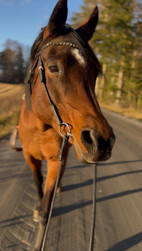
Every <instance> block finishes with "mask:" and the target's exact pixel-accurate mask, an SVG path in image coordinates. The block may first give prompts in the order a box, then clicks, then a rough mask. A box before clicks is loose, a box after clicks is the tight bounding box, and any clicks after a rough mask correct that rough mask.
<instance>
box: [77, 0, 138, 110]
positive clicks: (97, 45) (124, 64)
mask: <svg viewBox="0 0 142 251" xmlns="http://www.w3.org/2000/svg"><path fill="white" fill-rule="evenodd" d="M95 3H96V4H97V3H99V4H98V6H99V11H100V19H99V24H98V26H97V29H96V32H95V34H94V36H93V38H92V40H91V46H92V47H93V49H94V51H95V52H96V53H97V55H98V57H99V59H100V61H101V63H102V65H103V69H104V78H103V80H102V79H101V80H100V81H98V82H99V84H98V86H99V85H100V91H99V92H100V93H101V95H99V96H100V98H102V99H103V101H104V100H106V101H107V102H108V101H112V102H114V101H115V102H116V103H117V104H118V105H120V104H121V105H129V104H131V103H132V99H133V100H141V91H140V90H141V85H142V79H141V71H140V65H141V61H142V60H141V58H142V55H141V51H142V50H141V49H142V2H141V1H140V0H125V1H123V0H102V1H93V0H92V1H89V0H84V5H83V6H81V8H80V12H79V13H74V15H73V18H72V22H73V24H74V25H79V22H83V20H85V19H87V18H88V17H89V15H90V12H91V11H92V6H93V7H94V5H95ZM138 93H139V94H138ZM138 96H139V98H138ZM136 102H137V101H136ZM138 103H140V101H138Z"/></svg>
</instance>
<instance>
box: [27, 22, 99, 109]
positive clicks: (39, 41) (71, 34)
mask: <svg viewBox="0 0 142 251" xmlns="http://www.w3.org/2000/svg"><path fill="white" fill-rule="evenodd" d="M45 28H46V27H44V28H42V29H41V32H40V33H39V35H38V37H37V38H36V40H35V41H34V43H33V45H32V48H31V58H30V59H31V63H30V66H29V69H28V71H27V75H26V79H25V92H26V105H27V107H28V109H31V87H30V84H29V83H28V80H29V78H30V70H31V67H32V64H33V61H34V60H35V57H36V55H37V53H38V51H39V50H40V49H41V48H42V46H44V44H45V43H49V42H50V41H51V40H52V39H53V38H56V37H58V36H64V35H68V36H67V38H66V37H65V39H64V41H63V42H65V41H66V39H67V41H71V42H72V43H75V44H76V45H77V46H78V47H79V48H80V50H81V52H82V53H83V55H84V57H86V56H87V58H89V60H91V61H92V62H93V63H94V64H95V68H96V74H97V75H98V74H99V73H102V68H101V65H100V63H99V61H98V59H97V57H96V56H95V54H94V52H93V50H92V49H91V47H90V46H89V45H88V43H87V42H86V41H84V40H83V39H82V38H81V36H79V35H78V33H77V32H76V31H75V30H74V29H72V28H71V27H70V26H69V25H66V26H65V27H64V29H63V30H61V31H59V32H58V33H57V34H53V35H52V36H49V37H48V38H47V39H45V41H43V34H44V31H45Z"/></svg>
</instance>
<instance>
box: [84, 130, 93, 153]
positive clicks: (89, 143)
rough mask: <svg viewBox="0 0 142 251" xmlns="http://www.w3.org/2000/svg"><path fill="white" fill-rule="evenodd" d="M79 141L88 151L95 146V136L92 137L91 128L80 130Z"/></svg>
mask: <svg viewBox="0 0 142 251" xmlns="http://www.w3.org/2000/svg"><path fill="white" fill-rule="evenodd" d="M81 141H82V144H83V145H84V146H85V148H86V149H87V150H88V151H92V148H93V147H94V146H95V143H96V142H95V138H94V137H93V134H92V130H89V129H88V130H87V129H85V130H82V131H81Z"/></svg>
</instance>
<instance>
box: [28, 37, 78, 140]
mask: <svg viewBox="0 0 142 251" xmlns="http://www.w3.org/2000/svg"><path fill="white" fill-rule="evenodd" d="M50 46H68V47H71V48H73V49H77V50H79V51H80V49H79V47H78V46H77V45H76V44H74V43H69V42H53V43H47V44H46V45H44V46H43V47H42V49H41V50H40V51H39V52H38V54H37V58H36V62H35V64H34V66H33V67H32V68H31V70H30V77H29V80H28V84H29V85H30V91H31V93H32V82H33V76H34V73H35V69H36V67H37V65H38V63H39V67H38V70H39V74H40V81H41V83H42V84H43V85H44V88H45V91H46V94H47V97H48V100H49V103H50V105H51V107H52V110H53V112H54V115H55V117H56V120H57V123H58V125H59V132H60V135H61V136H62V137H64V136H65V135H66V136H68V137H70V136H72V134H71V128H70V125H69V124H68V123H65V122H63V121H62V119H61V117H60V114H59V112H58V109H57V107H56V105H55V104H54V102H53V100H52V98H51V96H50V94H49V91H48V88H47V85H46V77H45V68H44V64H43V62H42V59H41V53H42V52H43V51H44V50H45V49H46V48H49V47H50ZM65 129H66V130H65ZM64 131H65V133H64Z"/></svg>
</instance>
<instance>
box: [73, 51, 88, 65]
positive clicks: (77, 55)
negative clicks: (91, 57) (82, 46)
mask: <svg viewBox="0 0 142 251" xmlns="http://www.w3.org/2000/svg"><path fill="white" fill-rule="evenodd" d="M72 54H73V55H74V57H75V58H76V60H77V61H78V62H79V63H80V64H81V65H83V66H85V65H86V63H85V59H84V57H83V56H82V55H81V54H80V51H79V50H78V49H72Z"/></svg>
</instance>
